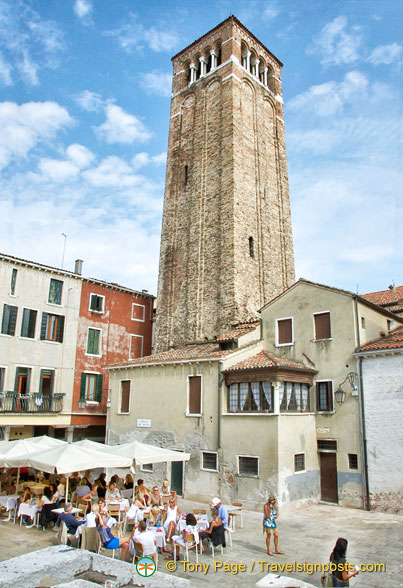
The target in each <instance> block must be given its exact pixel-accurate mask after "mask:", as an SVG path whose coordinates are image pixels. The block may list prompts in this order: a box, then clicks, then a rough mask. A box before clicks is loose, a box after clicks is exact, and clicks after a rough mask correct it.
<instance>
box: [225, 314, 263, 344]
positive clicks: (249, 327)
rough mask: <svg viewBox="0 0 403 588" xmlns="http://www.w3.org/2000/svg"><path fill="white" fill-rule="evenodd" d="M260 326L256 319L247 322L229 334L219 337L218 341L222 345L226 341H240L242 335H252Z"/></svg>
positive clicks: (236, 326)
mask: <svg viewBox="0 0 403 588" xmlns="http://www.w3.org/2000/svg"><path fill="white" fill-rule="evenodd" d="M259 325H260V320H254V319H252V320H250V321H248V322H245V323H239V324H237V325H234V329H233V330H232V331H228V332H227V333H224V334H222V335H219V336H218V337H217V341H219V342H221V343H222V342H224V341H232V340H234V339H238V338H239V337H241V336H242V335H246V333H250V332H251V331H254V330H255V329H256V327H258V326H259Z"/></svg>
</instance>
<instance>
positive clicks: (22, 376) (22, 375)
mask: <svg viewBox="0 0 403 588" xmlns="http://www.w3.org/2000/svg"><path fill="white" fill-rule="evenodd" d="M30 384H31V368H25V367H17V369H16V371H15V384H14V391H15V392H17V393H18V395H19V396H21V395H22V396H24V395H26V394H29V389H30Z"/></svg>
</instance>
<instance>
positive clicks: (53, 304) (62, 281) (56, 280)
mask: <svg viewBox="0 0 403 588" xmlns="http://www.w3.org/2000/svg"><path fill="white" fill-rule="evenodd" d="M50 280H54V281H55V282H61V283H62V296H61V299H60V304H57V303H56V302H50V301H49V294H50ZM64 284H65V282H64V280H58V279H57V278H50V279H49V289H48V297H47V299H46V304H49V306H56V308H61V307H62V306H63V294H64V289H65V285H64Z"/></svg>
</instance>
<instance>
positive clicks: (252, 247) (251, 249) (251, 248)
mask: <svg viewBox="0 0 403 588" xmlns="http://www.w3.org/2000/svg"><path fill="white" fill-rule="evenodd" d="M249 255H250V257H255V244H254V242H253V237H249Z"/></svg>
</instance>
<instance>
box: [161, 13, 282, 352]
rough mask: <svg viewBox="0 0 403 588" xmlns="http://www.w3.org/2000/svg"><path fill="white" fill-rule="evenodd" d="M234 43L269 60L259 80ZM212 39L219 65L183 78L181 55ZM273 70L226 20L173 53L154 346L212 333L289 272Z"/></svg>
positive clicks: (191, 58) (270, 292) (185, 65)
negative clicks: (196, 76) (266, 81)
mask: <svg viewBox="0 0 403 588" xmlns="http://www.w3.org/2000/svg"><path fill="white" fill-rule="evenodd" d="M241 43H243V44H245V43H246V44H247V45H248V47H249V48H250V49H251V50H255V51H256V53H257V54H259V57H260V60H261V63H263V62H264V63H266V64H267V66H268V67H269V68H270V72H271V77H270V76H269V77H270V83H269V84H268V87H265V86H264V85H263V83H260V82H259V81H258V79H257V78H256V76H253V75H251V74H250V73H248V72H246V71H245V69H244V68H242V67H241V66H240V63H241V59H242V56H241ZM217 44H218V45H220V46H221V55H222V65H221V66H220V67H218V68H217V70H215V71H212V72H211V73H209V74H208V75H207V76H206V77H205V78H203V79H199V80H197V81H196V82H195V83H193V84H191V85H188V84H187V76H188V69H189V63H191V62H193V63H198V57H199V56H200V55H202V54H206V55H207V54H208V53H209V50H210V49H211V48H215V47H217V46H218V45H217ZM280 72H281V64H280V63H279V62H278V61H277V60H276V59H275V58H273V56H272V55H271V54H270V53H269V52H268V51H267V50H266V49H265V48H264V47H263V46H261V45H260V44H259V43H258V42H257V41H256V39H254V38H253V37H251V36H250V35H249V34H248V33H247V31H246V30H245V29H243V28H242V27H241V26H239V25H238V24H237V22H236V21H234V20H232V19H229V20H227V21H225V23H224V24H223V25H222V27H220V28H218V29H216V30H213V31H212V32H211V33H209V34H208V35H206V36H204V37H203V38H202V39H201V40H199V41H198V42H197V43H196V44H193V45H192V46H190V47H189V48H188V49H187V50H185V51H184V52H182V53H180V54H179V55H178V56H176V58H174V78H173V95H172V102H171V125H170V131H169V144H168V161H167V173H166V190H165V200H164V213H163V225H162V237H161V252H160V269H159V285H158V308H157V311H158V312H157V328H156V350H158V351H159V350H163V349H166V348H169V347H171V346H175V345H182V344H184V343H188V342H193V341H199V340H205V339H213V338H214V337H215V336H216V335H217V334H219V333H220V332H223V331H225V330H227V329H228V328H229V327H230V326H231V324H233V323H236V322H240V321H243V320H247V319H249V318H252V317H254V316H256V312H257V310H258V309H259V308H260V307H261V306H262V305H263V304H264V303H265V302H267V301H268V300H270V299H271V298H272V297H273V296H275V295H277V294H279V293H280V292H282V291H283V290H284V289H285V288H286V287H287V286H289V285H290V284H291V283H292V282H293V281H294V257H293V246H292V231H291V218H290V205H289V192H288V177H287V165H286V155H285V138H284V127H283V124H284V123H283V111H282V99H281V82H280ZM270 88H272V89H273V90H274V91H272V89H270ZM275 92H276V94H275ZM185 166H187V180H185V173H186V172H185ZM250 237H252V239H253V243H254V256H253V257H251V256H250V254H249V253H250V252H249V239H250Z"/></svg>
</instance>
